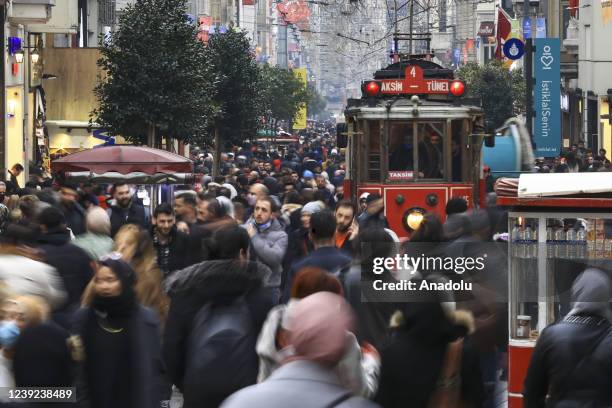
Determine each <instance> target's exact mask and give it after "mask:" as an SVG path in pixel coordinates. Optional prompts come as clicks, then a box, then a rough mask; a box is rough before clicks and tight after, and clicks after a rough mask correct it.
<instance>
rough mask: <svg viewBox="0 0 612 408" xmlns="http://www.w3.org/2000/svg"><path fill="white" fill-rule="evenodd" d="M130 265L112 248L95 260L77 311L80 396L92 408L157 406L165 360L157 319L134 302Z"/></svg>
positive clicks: (133, 273) (75, 330) (132, 277)
mask: <svg viewBox="0 0 612 408" xmlns="http://www.w3.org/2000/svg"><path fill="white" fill-rule="evenodd" d="M135 283H136V274H135V272H134V270H133V269H132V267H131V266H130V265H129V264H128V263H127V262H125V261H124V260H122V259H121V255H120V254H118V253H116V252H114V253H111V254H109V255H108V256H107V257H103V258H102V259H101V260H100V261H99V265H98V269H97V271H96V274H95V276H94V279H93V291H94V294H93V296H92V297H91V300H90V302H89V304H87V305H86V306H85V307H84V308H82V309H80V310H79V311H78V312H77V313H76V314H75V319H74V321H75V325H74V333H75V334H77V335H78V336H79V337H80V339H81V342H82V344H83V348H84V352H85V359H84V361H83V362H82V364H83V370H82V372H83V378H82V379H81V382H80V383H82V384H84V385H85V387H84V388H83V389H77V396H78V398H79V399H80V400H83V401H88V402H89V406H90V407H91V408H111V407H112V408H122V407H125V408H128V407H129V408H132V407H143V408H153V407H155V408H158V407H159V406H160V401H161V387H160V384H161V381H162V376H163V365H162V360H161V349H160V336H159V322H158V319H157V317H156V315H155V313H154V312H153V311H152V310H150V309H147V308H145V307H143V306H141V305H140V304H139V303H138V300H137V297H136V293H135V291H134V285H135Z"/></svg>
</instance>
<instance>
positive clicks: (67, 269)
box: [38, 229, 93, 329]
mask: <svg viewBox="0 0 612 408" xmlns="http://www.w3.org/2000/svg"><path fill="white" fill-rule="evenodd" d="M38 244H39V248H40V249H41V250H42V251H43V253H44V260H45V262H46V263H47V264H49V265H51V266H52V267H54V268H55V269H56V270H57V273H58V274H59V276H60V277H61V278H62V280H63V282H64V288H65V289H66V292H67V295H68V298H67V300H66V304H65V306H64V307H63V308H62V309H60V310H58V313H56V316H55V320H56V322H57V323H58V324H60V325H61V326H63V327H64V328H66V329H67V328H69V327H70V323H69V320H67V319H69V318H70V317H69V316H70V315H71V314H72V313H73V312H74V311H76V309H78V308H79V305H80V302H81V295H82V294H83V292H84V291H85V288H86V287H87V285H88V284H89V281H90V280H91V278H92V276H93V270H92V269H91V259H90V257H89V255H88V254H87V252H85V251H84V250H82V249H81V248H79V247H78V246H76V245H74V244H72V243H71V242H70V232H69V231H68V230H65V229H64V230H55V231H49V232H47V233H45V234H42V235H41V236H40V237H39V239H38Z"/></svg>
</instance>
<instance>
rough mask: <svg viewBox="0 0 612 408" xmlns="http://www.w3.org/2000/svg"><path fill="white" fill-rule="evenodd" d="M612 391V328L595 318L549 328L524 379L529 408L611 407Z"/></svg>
mask: <svg viewBox="0 0 612 408" xmlns="http://www.w3.org/2000/svg"><path fill="white" fill-rule="evenodd" d="M597 341H600V343H599V345H596V342H597ZM593 347H594V350H593ZM589 351H590V354H588V355H587V354H586V353H589ZM611 385H612V328H611V325H610V322H609V321H608V320H607V319H604V318H601V317H596V316H588V315H583V316H568V317H566V318H565V319H564V320H563V321H561V322H559V323H557V324H554V325H552V326H549V327H547V328H545V329H544V330H543V331H542V333H541V334H540V337H539V338H538V342H537V344H536V347H535V350H534V352H533V355H532V357H531V362H530V364H529V370H528V373H527V377H526V379H525V389H524V398H525V399H524V403H525V408H536V407H538V408H539V407H542V408H544V407H548V406H550V407H552V406H554V407H558V408H570V407H571V408H574V407H576V408H578V407H585V408H586V407H592V408H598V407H609V406H612V388H611V387H610V386H611ZM547 394H548V395H550V400H549V401H548V403H547V402H546V396H547Z"/></svg>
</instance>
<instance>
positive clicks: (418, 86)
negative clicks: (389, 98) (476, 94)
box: [364, 65, 465, 97]
mask: <svg viewBox="0 0 612 408" xmlns="http://www.w3.org/2000/svg"><path fill="white" fill-rule="evenodd" d="M464 90H465V85H464V84H463V83H462V82H461V81H455V80H452V79H440V78H431V79H426V78H424V76H423V68H421V67H419V66H415V65H409V66H407V67H406V70H405V75H404V78H399V79H380V80H376V81H369V82H367V83H366V84H365V86H364V92H365V93H366V94H367V95H368V96H372V97H373V96H377V95H402V94H408V95H417V94H449V93H452V94H453V95H454V96H461V95H462V94H463V91H464Z"/></svg>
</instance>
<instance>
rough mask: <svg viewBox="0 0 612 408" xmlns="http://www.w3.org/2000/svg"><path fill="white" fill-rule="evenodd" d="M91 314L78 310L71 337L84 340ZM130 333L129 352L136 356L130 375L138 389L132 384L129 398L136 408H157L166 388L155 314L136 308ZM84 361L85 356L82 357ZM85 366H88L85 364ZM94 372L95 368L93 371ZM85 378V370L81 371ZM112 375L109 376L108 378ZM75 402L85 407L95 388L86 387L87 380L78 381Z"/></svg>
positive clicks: (131, 365) (87, 311)
mask: <svg viewBox="0 0 612 408" xmlns="http://www.w3.org/2000/svg"><path fill="white" fill-rule="evenodd" d="M93 313H94V311H93V310H92V309H90V308H82V309H79V310H78V311H77V312H76V313H75V315H74V326H73V329H72V330H73V333H74V334H76V335H78V336H79V337H80V338H81V341H83V339H85V338H87V333H86V331H87V330H88V326H89V321H90V319H95V316H94V315H93ZM131 321H132V322H133V324H131V325H130V327H131V328H133V332H132V333H130V342H131V345H130V351H131V353H136V354H135V355H133V358H132V359H131V364H129V365H128V366H129V367H131V369H132V370H134V371H133V373H131V374H132V375H130V377H131V378H134V379H136V378H137V379H138V384H137V386H136V385H134V384H132V391H131V392H132V398H136V400H137V401H138V402H139V403H138V405H137V406H138V407H139V408H159V406H160V401H161V398H162V397H161V395H162V394H161V392H162V391H161V390H162V389H163V387H164V386H165V382H164V381H165V380H164V376H163V375H164V365H163V361H162V359H161V350H160V332H159V321H158V319H157V316H156V314H155V312H153V311H152V310H150V309H148V308H146V307H144V306H138V309H137V311H136V312H135V313H134V315H133V316H132V317H131ZM84 358H85V359H87V354H86V353H85V356H84ZM84 364H87V363H86V361H85V362H84ZM94 369H95V368H94ZM81 371H82V373H83V374H82V375H84V373H85V370H84V369H83V370H81ZM110 374H111V373H109V375H110ZM78 385H79V386H78V387H77V398H78V400H82V405H84V406H88V405H87V401H88V400H89V389H90V387H91V386H94V387H95V384H93V385H92V384H87V381H86V378H85V377H83V378H80V379H79V380H78Z"/></svg>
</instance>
